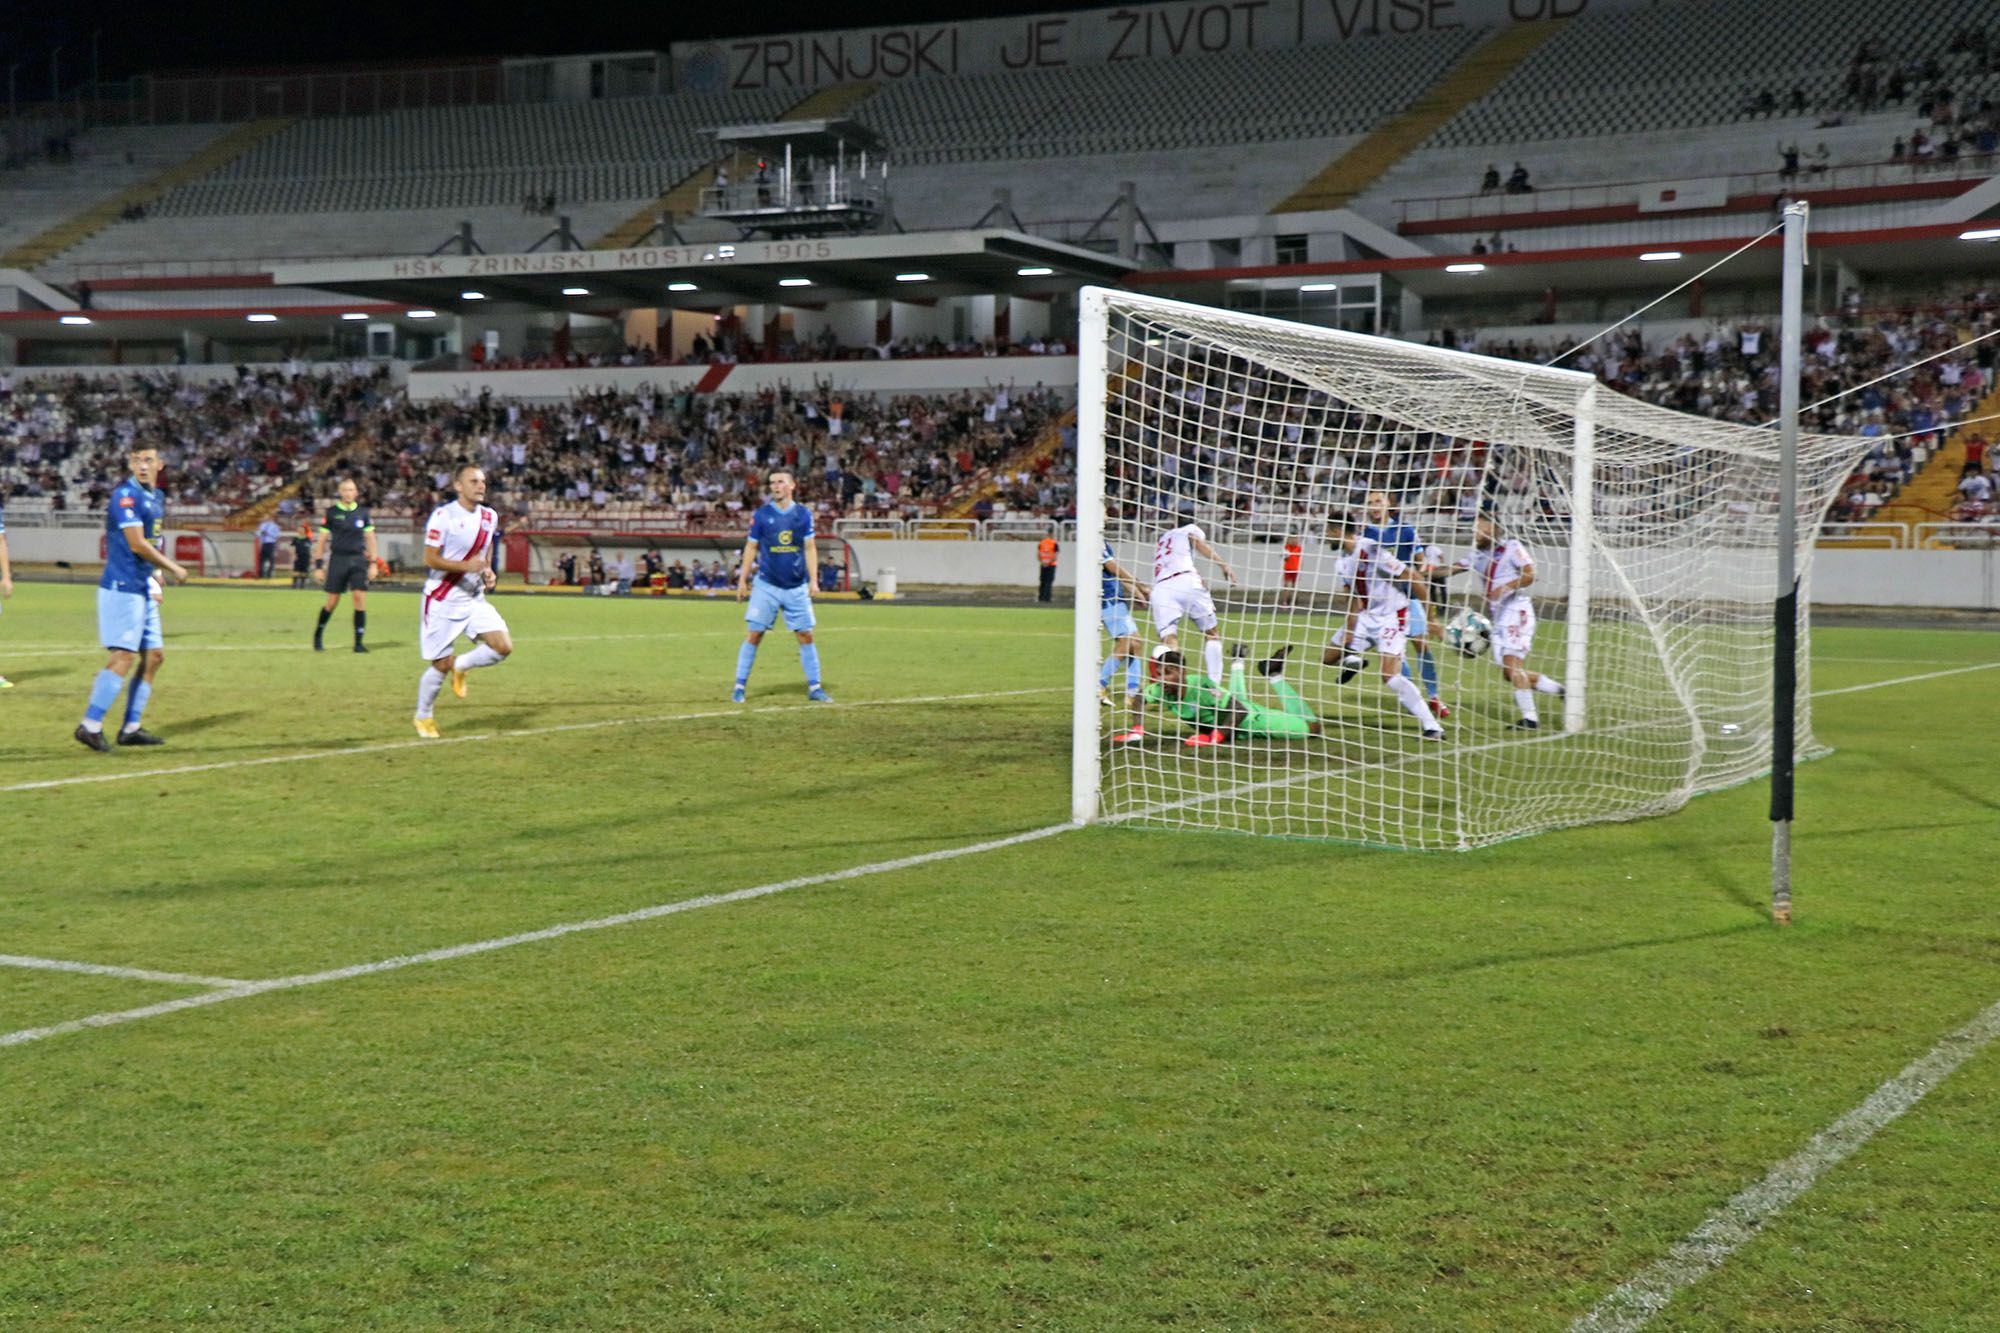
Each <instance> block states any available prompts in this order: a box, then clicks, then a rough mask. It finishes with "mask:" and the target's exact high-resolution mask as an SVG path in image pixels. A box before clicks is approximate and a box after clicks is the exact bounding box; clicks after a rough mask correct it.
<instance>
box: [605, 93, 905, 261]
mask: <svg viewBox="0 0 2000 1333" xmlns="http://www.w3.org/2000/svg"><path fill="white" fill-rule="evenodd" d="M874 91H875V85H874V84H872V83H836V84H834V85H832V86H831V87H827V88H819V89H816V90H814V91H813V92H811V93H808V94H807V95H806V97H805V100H804V101H801V102H799V103H797V104H796V105H794V106H793V107H792V108H791V109H790V110H788V111H786V112H785V114H784V115H782V116H780V117H779V119H780V120H827V119H830V118H832V117H834V116H838V115H840V114H842V113H843V112H845V111H846V110H848V108H850V107H852V106H854V105H855V104H856V103H858V102H860V101H862V100H863V99H864V98H866V97H867V96H868V95H869V94H870V93H872V92H874ZM742 166H743V164H742V163H740V162H731V163H730V164H729V170H730V174H731V175H732V176H733V177H734V178H735V179H737V180H742V179H743V176H742V175H741V174H740V171H741V168H742ZM714 178H715V168H714V166H713V165H708V166H702V167H697V168H696V169H695V170H694V171H692V172H690V173H688V174H687V175H686V176H685V177H683V178H682V179H681V180H679V181H677V182H675V184H674V185H673V186H672V187H671V188H669V189H668V190H667V191H666V192H665V193H664V194H662V195H660V196H659V197H658V198H657V199H654V200H653V201H652V202H651V203H649V204H647V205H646V206H645V207H644V208H642V209H640V210H639V211H638V212H636V213H634V214H633V215H632V216H631V217H629V218H626V219H625V220H624V221H623V222H621V223H619V224H618V225H617V226H615V227H613V228H612V229H611V230H610V231H607V232H605V233H604V235H602V236H600V237H598V238H597V239H596V240H595V241H593V242H591V245H590V248H591V249H593V250H629V249H631V248H632V247H633V246H635V245H637V244H638V243H639V238H640V237H641V236H644V235H645V234H646V233H647V232H650V231H651V230H653V228H654V227H656V226H658V225H659V221H660V214H662V213H671V214H673V215H674V216H675V217H676V218H685V217H689V216H692V215H693V214H695V213H697V212H699V211H700V210H701V192H702V190H703V188H704V187H706V186H707V185H708V183H709V182H710V181H711V180H713V179H714Z"/></svg>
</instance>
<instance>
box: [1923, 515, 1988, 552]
mask: <svg viewBox="0 0 2000 1333" xmlns="http://www.w3.org/2000/svg"><path fill="white" fill-rule="evenodd" d="M1915 534H1916V545H1917V549H1918V550H1938V549H1940V548H1943V549H1963V548H1966V547H1976V548H1983V549H1988V550H1990V549H1992V548H1993V547H1995V546H2000V518H1995V519H1990V520H1987V521H1984V522H1946V523H1919V524H1917V525H1916V529H1915Z"/></svg>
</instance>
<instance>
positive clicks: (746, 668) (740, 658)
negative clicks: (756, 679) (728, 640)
mask: <svg viewBox="0 0 2000 1333" xmlns="http://www.w3.org/2000/svg"><path fill="white" fill-rule="evenodd" d="M756 661H757V645H756V644H754V643H752V642H750V640H748V639H745V640H744V641H743V646H742V647H741V648H738V649H737V650H736V683H737V684H738V685H747V684H749V683H750V668H751V666H752V665H753V664H754V663H755V662H756Z"/></svg>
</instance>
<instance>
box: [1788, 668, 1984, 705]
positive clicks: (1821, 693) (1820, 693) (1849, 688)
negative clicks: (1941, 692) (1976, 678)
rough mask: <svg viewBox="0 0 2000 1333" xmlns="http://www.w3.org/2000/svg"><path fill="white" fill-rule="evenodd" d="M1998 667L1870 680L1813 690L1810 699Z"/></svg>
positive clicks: (1955, 669)
mask: <svg viewBox="0 0 2000 1333" xmlns="http://www.w3.org/2000/svg"><path fill="white" fill-rule="evenodd" d="M1995 667H2000V662H1981V663H1979V664H1978V665H1976V666H1962V667H1953V668H1951V669H1950V670H1949V671H1927V672H1925V673H1924V674H1923V675H1921V676H1898V677H1896V678H1895V679H1894V680H1872V681H1870V682H1868V683H1867V684H1866V685H1843V686H1841V687H1840V688H1839V689H1837V690H1814V691H1813V692H1812V697H1813V698H1815V699H1824V698H1826V697H1827V696H1828V695H1833V694H1859V693H1861V692H1862V691H1863V690H1880V689H1885V688H1887V687H1888V686H1890V685H1913V684H1915V683H1916V682H1917V681H1920V680H1941V679H1943V678H1944V677H1946V676H1963V675H1964V674H1965V673H1966V672H1968V671H1991V670H1993V669H1994V668H1995Z"/></svg>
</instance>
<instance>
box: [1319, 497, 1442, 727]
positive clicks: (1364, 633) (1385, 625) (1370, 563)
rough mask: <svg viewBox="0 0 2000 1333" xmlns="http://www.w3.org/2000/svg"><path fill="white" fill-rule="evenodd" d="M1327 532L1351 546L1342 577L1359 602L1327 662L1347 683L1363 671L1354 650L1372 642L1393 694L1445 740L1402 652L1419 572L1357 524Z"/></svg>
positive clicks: (1339, 525) (1338, 634)
mask: <svg viewBox="0 0 2000 1333" xmlns="http://www.w3.org/2000/svg"><path fill="white" fill-rule="evenodd" d="M1328 535H1329V536H1331V537H1332V538H1333V539H1334V540H1335V541H1336V542H1338V543H1339V544H1340V545H1341V546H1343V547H1344V548H1345V549H1346V551H1347V555H1346V556H1344V557H1343V558H1342V559H1341V561H1340V562H1339V565H1338V566H1337V576H1338V577H1339V578H1340V579H1341V580H1342V582H1343V583H1351V584H1352V585H1353V588H1354V599H1355V604H1356V605H1355V608H1354V611H1353V613H1352V615H1351V616H1350V618H1349V620H1348V622H1347V624H1345V625H1343V626H1342V627H1341V628H1340V629H1339V630H1338V631H1336V632H1335V634H1334V636H1333V640H1332V642H1331V643H1330V644H1329V645H1328V647H1327V654H1326V661H1327V662H1328V664H1329V665H1331V664H1332V663H1334V662H1336V661H1338V662H1340V664H1341V667H1342V671H1341V676H1340V680H1341V683H1342V684H1345V683H1346V682H1347V681H1348V680H1349V679H1351V678H1352V677H1353V675H1354V673H1355V672H1356V671H1358V670H1360V664H1359V659H1358V658H1356V657H1355V656H1353V650H1356V649H1359V648H1361V647H1363V646H1365V645H1367V644H1373V645H1374V646H1375V651H1376V653H1377V654H1379V656H1380V658H1381V667H1382V683H1383V684H1384V685H1385V686H1387V687H1388V689H1389V693H1391V694H1393V695H1395V696H1396V702H1398V703H1400V704H1401V705H1402V706H1403V708H1404V709H1405V710H1406V711H1407V712H1408V713H1409V715H1410V716H1411V717H1413V718H1415V719H1416V720H1417V725H1418V726H1419V727H1421V728H1422V729H1423V736H1424V739H1425V740H1427V741H1436V740H1443V739H1444V728H1443V727H1441V726H1439V725H1438V720H1437V716H1436V714H1434V713H1432V712H1431V710H1430V707H1429V706H1428V705H1427V704H1425V703H1424V696H1423V692H1422V691H1420V690H1419V689H1418V688H1417V684H1416V682H1415V681H1413V680H1411V679H1410V678H1409V677H1408V676H1406V675H1404V674H1403V653H1404V652H1405V650H1406V649H1407V647H1408V645H1409V640H1410V594H1409V579H1410V577H1411V575H1412V574H1414V573H1415V571H1414V570H1413V569H1412V568H1411V567H1410V566H1408V565H1406V564H1404V563H1403V562H1402V561H1401V560H1398V559H1397V558H1396V556H1395V553H1394V552H1392V551H1391V550H1390V549H1389V548H1388V547H1387V546H1385V545H1384V544H1382V543H1381V542H1379V541H1377V540H1375V539H1374V538H1373V537H1364V536H1362V535H1361V529H1360V528H1359V526H1358V525H1356V524H1353V523H1347V522H1342V521H1339V520H1336V521H1335V522H1333V523H1331V524H1329V525H1328Z"/></svg>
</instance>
